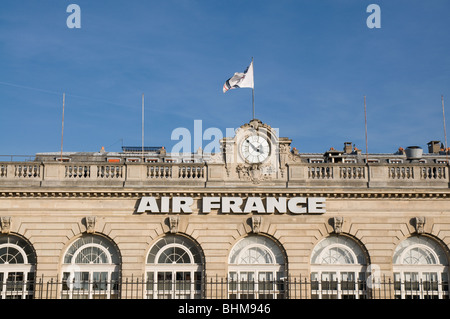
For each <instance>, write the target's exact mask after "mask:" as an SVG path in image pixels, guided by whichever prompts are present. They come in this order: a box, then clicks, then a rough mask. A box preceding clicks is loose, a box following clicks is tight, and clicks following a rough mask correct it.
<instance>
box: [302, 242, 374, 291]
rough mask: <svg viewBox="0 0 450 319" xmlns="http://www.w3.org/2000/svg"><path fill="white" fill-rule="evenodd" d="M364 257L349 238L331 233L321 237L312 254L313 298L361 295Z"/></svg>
mask: <svg viewBox="0 0 450 319" xmlns="http://www.w3.org/2000/svg"><path fill="white" fill-rule="evenodd" d="M366 265H367V260H366V256H365V254H364V252H363V250H362V248H361V246H360V245H359V244H358V243H357V242H356V241H355V240H353V239H352V238H350V237H347V236H342V235H339V236H337V235H333V236H330V237H327V238H325V239H323V240H322V241H320V242H319V243H318V244H317V245H316V246H315V247H314V249H313V252H312V254H311V294H312V297H313V298H322V299H337V298H339V299H341V298H342V299H353V298H364V297H365V296H366V289H365V279H366V278H365V272H366Z"/></svg>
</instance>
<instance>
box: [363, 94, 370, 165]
mask: <svg viewBox="0 0 450 319" xmlns="http://www.w3.org/2000/svg"><path fill="white" fill-rule="evenodd" d="M364 126H365V129H366V163H367V164H369V148H368V147H367V110H366V96H365V95H364Z"/></svg>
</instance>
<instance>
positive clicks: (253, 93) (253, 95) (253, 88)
mask: <svg viewBox="0 0 450 319" xmlns="http://www.w3.org/2000/svg"><path fill="white" fill-rule="evenodd" d="M252 68H253V87H252V107H253V119H255V65H254V64H253V57H252Z"/></svg>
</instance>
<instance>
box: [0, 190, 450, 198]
mask: <svg viewBox="0 0 450 319" xmlns="http://www.w3.org/2000/svg"><path fill="white" fill-rule="evenodd" d="M144 196H156V197H158V196H190V197H194V198H195V197H203V196H238V197H249V196H260V197H267V196H274V197H282V196H284V197H296V196H300V197H325V198H329V199H450V191H447V190H445V191H444V190H439V191H437V190H436V191H435V190H433V191H430V190H417V189H414V190H373V189H369V190H365V191H362V190H361V189H358V190H304V189H302V190H297V191H294V190H285V191H283V190H270V191H269V190H264V191H262V190H251V189H248V190H228V189H217V190H211V189H209V190H201V191H200V190H195V191H193V190H149V191H142V190H89V191H80V190H0V199H2V198H34V199H39V198H50V199H52V198H74V199H77V198H78V199H97V198H107V199H114V198H121V199H130V198H131V199H135V198H140V197H144Z"/></svg>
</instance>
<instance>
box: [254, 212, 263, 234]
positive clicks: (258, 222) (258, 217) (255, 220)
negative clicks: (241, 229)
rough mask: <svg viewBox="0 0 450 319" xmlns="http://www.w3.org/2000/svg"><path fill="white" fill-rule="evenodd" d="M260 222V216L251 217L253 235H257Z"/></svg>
mask: <svg viewBox="0 0 450 319" xmlns="http://www.w3.org/2000/svg"><path fill="white" fill-rule="evenodd" d="M261 222H262V217H261V216H252V233H254V234H258V233H259V231H260V227H261Z"/></svg>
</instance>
